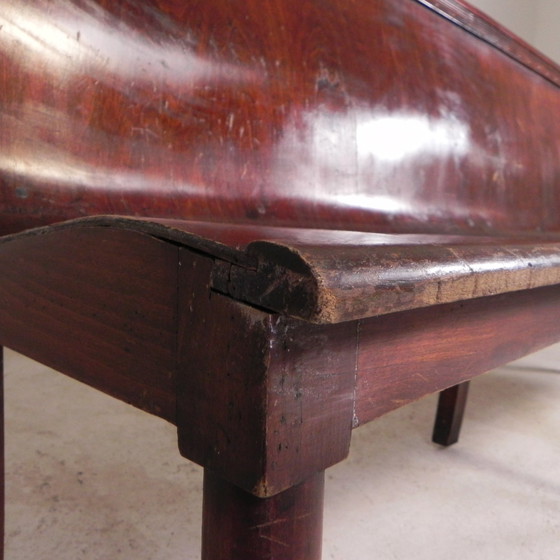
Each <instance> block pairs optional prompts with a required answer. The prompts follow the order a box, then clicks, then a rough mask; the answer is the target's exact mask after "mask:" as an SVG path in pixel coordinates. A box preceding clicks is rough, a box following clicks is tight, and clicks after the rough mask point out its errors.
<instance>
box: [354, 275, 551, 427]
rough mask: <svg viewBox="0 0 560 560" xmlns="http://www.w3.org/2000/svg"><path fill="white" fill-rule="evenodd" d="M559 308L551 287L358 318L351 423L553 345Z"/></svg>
mask: <svg viewBox="0 0 560 560" xmlns="http://www.w3.org/2000/svg"><path fill="white" fill-rule="evenodd" d="M559 313H560V287H558V286H552V287H547V288H539V289H536V290H527V291H524V292H518V293H514V294H504V295H499V296H494V297H491V298H481V299H478V300H471V301H466V302H460V303H453V304H448V305H442V306H436V307H431V308H427V309H418V310H416V311H410V312H405V313H395V314H392V315H387V316H385V317H378V318H372V319H367V320H365V321H362V322H361V326H360V342H359V345H360V357H359V360H358V372H359V373H358V381H357V387H356V417H355V422H356V424H363V423H365V422H368V421H370V420H373V419H375V418H377V417H379V416H381V415H382V414H385V413H386V412H389V411H391V410H394V409H396V408H399V407H401V406H404V405H405V404H407V403H409V402H411V401H413V400H417V399H419V398H420V397H422V396H425V395H428V394H430V393H435V392H437V391H441V390H443V389H446V388H447V387H451V386H452V385H456V384H458V383H462V382H463V381H467V380H469V379H471V378H473V377H475V376H476V375H478V374H481V373H484V372H486V371H489V370H491V369H493V368H495V367H498V366H501V365H504V364H506V363H508V362H510V361H512V360H515V359H517V358H520V357H522V356H525V355H527V354H530V353H531V352H535V351H537V350H539V349H541V348H544V347H545V346H548V345H550V344H554V343H555V342H558V341H559V340H560V322H559V321H558V316H559Z"/></svg>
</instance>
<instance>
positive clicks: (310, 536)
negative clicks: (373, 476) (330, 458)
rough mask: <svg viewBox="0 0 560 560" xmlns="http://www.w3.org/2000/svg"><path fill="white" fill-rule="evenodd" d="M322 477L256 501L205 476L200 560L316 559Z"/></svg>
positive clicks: (239, 490) (242, 491)
mask: <svg viewBox="0 0 560 560" xmlns="http://www.w3.org/2000/svg"><path fill="white" fill-rule="evenodd" d="M323 488H324V472H321V473H318V474H316V475H313V476H312V477H311V478H310V479H308V480H307V481H306V482H304V483H302V484H300V485H299V486H296V487H294V488H290V489H288V490H286V491H284V492H282V493H280V494H277V495H276V496H272V497H271V498H264V499H263V498H257V497H255V496H253V495H252V494H249V493H247V492H245V491H244V490H241V489H239V488H238V487H236V486H234V485H232V484H230V483H229V482H226V481H225V480H223V479H221V478H219V477H217V476H215V475H213V474H212V473H210V472H208V471H205V475H204V502H203V521H202V560H265V559H267V560H269V559H270V560H320V558H321V541H322V526H323Z"/></svg>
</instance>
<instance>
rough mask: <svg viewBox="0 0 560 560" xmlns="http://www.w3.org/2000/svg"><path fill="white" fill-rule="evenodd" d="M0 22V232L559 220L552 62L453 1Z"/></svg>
mask: <svg viewBox="0 0 560 560" xmlns="http://www.w3.org/2000/svg"><path fill="white" fill-rule="evenodd" d="M441 14H443V15H444V16H445V17H440V15H441ZM0 18H1V21H0V25H1V26H2V27H1V29H0V53H1V56H2V70H1V71H0V150H1V154H2V156H1V158H0V216H1V220H0V226H1V228H2V231H4V232H7V231H16V230H19V229H24V228H27V227H31V226H34V225H38V224H45V223H53V222H57V221H61V220H64V219H68V218H71V217H78V216H84V215H94V214H123V215H136V216H156V217H164V218H182V219H185V218H190V219H198V220H207V221H208V220H210V221H224V220H225V221H230V222H246V223H266V224H269V225H271V224H275V225H291V226H294V225H295V226H300V225H302V224H305V225H306V226H307V227H318V228H334V229H354V230H356V229H358V230H367V231H382V232H391V231H393V232H435V233H443V232H466V233H480V232H496V231H523V232H528V231H542V230H544V231H551V230H554V231H558V230H559V228H560V212H558V208H559V206H560V200H559V196H560V195H559V192H560V188H559V181H560V178H559V177H560V176H559V175H558V167H557V162H558V161H559V159H560V140H559V138H560V134H559V127H560V124H559V123H558V120H557V119H554V118H551V117H550V116H551V115H555V114H559V113H560V97H559V94H558V86H557V85H556V83H553V82H558V75H560V74H559V72H558V69H557V67H555V66H554V65H552V64H550V63H546V62H545V61H544V59H543V58H542V57H539V56H538V55H536V54H535V53H534V52H533V51H532V50H530V49H528V48H527V47H526V46H524V45H522V44H521V43H519V42H518V41H516V40H515V41H514V40H513V39H512V38H511V36H508V35H507V34H505V33H503V32H501V31H500V30H499V29H498V28H496V26H493V25H491V24H489V23H488V21H487V20H486V19H485V18H483V17H482V16H480V14H476V15H474V13H473V12H472V11H471V10H469V9H467V8H466V7H465V6H464V5H463V4H462V3H460V2H455V1H452V0H445V1H443V0H439V1H437V2H436V1H427V0H426V1H423V2H419V1H416V0H398V1H395V0H357V1H353V2H346V1H342V0H338V1H337V0H329V1H328V2H324V1H319V0H247V1H245V2H243V3H242V4H240V3H238V2H231V1H229V0H204V1H201V0H191V1H190V2H189V3H188V4H185V3H181V2H176V1H174V0H149V1H147V2H139V1H138V0H123V1H120V2H114V1H110V0H89V1H87V2H85V1H83V0H71V1H68V0H36V1H35V2H32V3H31V2H27V1H25V0H6V1H5V2H4V3H3V10H2V14H1V15H0ZM465 27H468V30H467V29H465ZM473 29H474V31H473ZM475 31H476V33H477V34H478V36H475V35H473V33H474V32H475ZM480 36H483V37H484V40H481V39H480ZM488 41H489V42H488ZM490 43H492V44H490ZM504 50H507V54H506V53H505V52H504ZM514 51H515V52H514ZM520 53H521V54H520ZM512 57H513V58H512ZM521 58H522V59H523V62H519V60H518V59H521ZM545 66H546V68H544V67H545ZM543 74H544V75H545V76H546V77H545V76H543Z"/></svg>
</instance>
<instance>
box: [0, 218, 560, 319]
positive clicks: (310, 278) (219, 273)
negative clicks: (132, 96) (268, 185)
mask: <svg viewBox="0 0 560 560" xmlns="http://www.w3.org/2000/svg"><path fill="white" fill-rule="evenodd" d="M188 224H189V222H188V221H185V222H184V229H182V228H178V227H174V226H170V225H166V224H165V223H161V222H160V221H158V220H157V219H152V218H129V217H123V216H96V217H89V218H81V219H77V220H70V221H68V222H63V223H59V224H55V225H52V226H46V227H43V228H37V229H33V230H28V231H25V232H22V233H19V234H14V235H10V236H6V237H3V238H1V239H0V247H1V244H3V243H8V242H10V241H11V240H15V239H21V238H22V237H25V236H36V235H45V234H47V233H49V232H53V231H57V230H61V231H62V230H65V229H68V228H82V227H100V228H115V229H118V230H129V231H135V232H138V233H143V234H146V235H149V236H152V237H154V238H157V239H160V240H163V241H166V242H171V243H175V244H177V245H179V246H183V247H185V248H188V249H189V250H192V251H194V252H197V253H200V254H204V255H207V256H210V257H212V258H213V259H214V268H213V272H212V278H211V284H210V285H211V288H212V289H213V290H215V291H217V292H220V293H222V294H224V295H227V296H229V297H231V298H233V299H235V300H237V301H241V302H243V303H246V304H249V305H252V306H254V307H257V308H260V309H264V310H267V311H270V312H275V313H280V314H283V315H288V316H291V317H294V318H298V319H302V320H305V321H309V322H311V323H316V324H334V323H340V322H346V321H353V320H357V319H364V318H367V317H373V316H378V315H385V314H389V313H397V312H401V311H407V310H411V309H416V308H422V307H429V306H433V305H440V304H445V303H453V302H456V301H465V300H471V299H476V298H480V297H488V296H494V295H498V294H503V293H509V292H516V291H521V290H526V289H533V288H538V287H544V286H551V285H555V284H560V243H558V242H552V241H550V242H546V241H543V240H535V239H532V238H531V237H530V236H529V237H528V238H527V239H526V242H524V243H522V242H521V241H522V239H523V238H514V240H513V242H511V241H510V243H513V244H508V238H507V237H501V238H497V239H496V244H495V245H491V244H489V243H488V240H487V239H486V238H485V239H484V242H483V243H481V244H480V245H477V244H476V243H474V242H473V244H472V245H457V246H455V245H446V244H433V243H427V244H425V245H407V244H405V245H397V244H394V245H379V246H377V245H372V246H370V247H369V248H368V247H364V248H363V251H364V257H365V258H366V259H367V266H362V271H361V272H359V274H361V275H362V276H361V277H359V275H358V273H356V270H357V269H358V267H357V266H355V264H356V263H353V261H352V260H348V262H347V263H345V266H341V265H339V264H337V263H338V261H339V260H340V261H342V260H344V258H345V253H346V252H347V250H348V248H347V247H346V246H341V245H335V246H333V247H332V249H331V248H330V247H328V246H318V247H317V248H316V247H314V246H307V245H302V246H299V245H298V244H296V243H293V244H290V243H287V242H282V241H274V240H262V241H253V242H251V243H250V244H249V245H248V246H247V247H246V249H245V250H239V249H235V248H232V247H229V246H227V245H224V244H223V243H219V242H217V241H213V240H211V239H207V238H204V237H201V236H200V235H196V234H194V233H190V232H189V231H188ZM475 239H476V238H473V241H474V240H475ZM325 247H327V252H326V253H325ZM428 249H429V255H428V256H426V255H424V254H423V253H424V251H427V250H428ZM368 251H369V252H368ZM325 255H326V256H325ZM337 267H338V268H337ZM426 270H432V271H433V270H436V271H437V272H436V273H433V272H430V273H428V272H426Z"/></svg>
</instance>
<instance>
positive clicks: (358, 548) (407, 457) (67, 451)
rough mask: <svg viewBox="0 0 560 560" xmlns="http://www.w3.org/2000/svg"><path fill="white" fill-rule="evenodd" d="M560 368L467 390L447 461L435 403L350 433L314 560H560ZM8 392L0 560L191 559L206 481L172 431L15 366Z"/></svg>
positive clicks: (505, 374) (548, 359)
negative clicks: (435, 440) (436, 437)
mask: <svg viewBox="0 0 560 560" xmlns="http://www.w3.org/2000/svg"><path fill="white" fill-rule="evenodd" d="M559 364H560V347H559V346H557V347H553V348H551V349H549V350H547V351H545V352H544V353H541V354H539V355H534V356H532V357H530V358H527V359H525V360H524V361H523V362H520V363H516V364H514V365H513V366H510V367H508V368H502V369H500V370H497V371H495V372H492V373H490V374H487V375H485V376H482V377H480V378H478V379H477V380H475V381H474V382H473V385H472V389H471V395H470V401H469V406H468V409H467V416H466V421H465V425H464V427H463V434H462V438H461V441H460V442H459V444H457V445H456V446H454V447H451V448H449V449H445V450H444V449H440V448H438V447H437V446H434V445H433V444H431V443H430V431H431V423H432V417H433V413H434V409H435V399H434V398H432V397H430V398H427V399H424V400H422V401H420V402H418V403H415V404H413V405H410V406H407V407H404V408H403V409H401V410H398V411H396V412H394V413H391V414H389V415H387V416H385V417H383V418H381V419H379V420H377V421H375V422H372V423H371V424H369V425H367V426H364V427H362V428H360V429H358V430H356V431H355V433H354V439H353V446H352V453H351V456H350V458H349V459H348V460H347V461H345V462H344V463H341V464H340V465H337V466H335V467H333V468H332V469H330V470H329V471H328V477H327V496H326V512H325V539H324V559H325V560H326V559H334V560H353V559H356V560H365V559H372V560H374V559H378V560H410V559H412V558H414V559H415V560H422V559H423V558H426V559H427V558H429V559H430V560H444V559H445V560H448V559H449V558H472V559H476V560H485V559H488V560H501V559H506V558H507V559H508V560H516V559H518V560H536V559H546V560H550V559H552V558H559V557H560V477H559V476H558V475H559V471H558V465H559V464H560V438H559V436H560V407H559V406H558V403H559V402H560V376H559V375H557V373H558V371H559V369H560V368H559V367H558V366H559ZM6 393H7V395H6V416H7V508H6V509H7V536H6V559H7V560H30V559H33V560H55V559H56V560H77V559H84V560H86V559H92V560H93V559H95V560H100V559H101V560H117V559H121V558H122V559H128V560H132V559H134V560H179V559H180V560H191V559H195V558H198V557H199V547H200V537H199V525H200V518H201V505H200V503H201V491H200V489H201V480H202V473H201V469H200V468H198V467H197V466H195V465H193V464H191V463H189V462H187V461H185V460H183V459H181V457H180V456H179V454H178V452H177V450H176V442H175V433H174V430H173V427H172V426H170V425H167V424H166V423H164V422H162V421H160V420H158V419H155V418H152V417H150V416H148V415H145V414H143V413H141V412H139V411H136V410H134V409H132V408H131V407H128V406H126V405H124V404H122V403H120V402H117V401H115V400H113V399H111V398H109V397H106V396H104V395H102V394H99V393H97V392H95V391H93V390H91V389H89V388H86V387H84V386H82V385H80V384H78V383H77V382H74V381H73V380H70V379H67V378H66V377H64V376H62V375H60V374H57V373H54V372H52V371H51V370H48V369H47V368H45V367H43V366H41V365H39V364H36V363H34V362H31V361H29V360H27V359H25V358H23V357H21V356H19V355H17V354H14V353H12V352H7V365H6ZM240 560H243V559H240Z"/></svg>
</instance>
